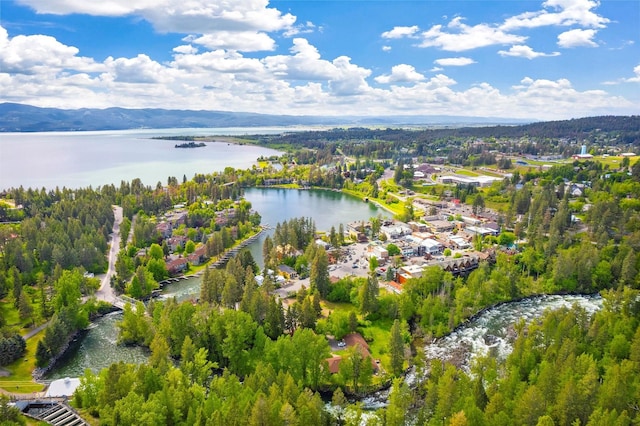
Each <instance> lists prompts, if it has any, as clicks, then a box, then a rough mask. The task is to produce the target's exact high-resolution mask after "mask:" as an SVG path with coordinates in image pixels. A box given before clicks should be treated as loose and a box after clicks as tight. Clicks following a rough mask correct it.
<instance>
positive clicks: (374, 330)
mask: <svg viewBox="0 0 640 426" xmlns="http://www.w3.org/2000/svg"><path fill="white" fill-rule="evenodd" d="M322 308H323V313H324V314H325V315H328V313H329V311H330V312H332V313H333V312H345V313H349V312H351V311H355V312H356V313H357V310H356V307H355V306H353V305H352V304H351V303H332V302H328V301H326V300H323V301H322ZM358 319H361V316H360V315H358ZM391 326H393V320H391V319H388V318H385V319H381V320H376V321H367V322H366V325H364V326H363V325H361V326H360V327H358V329H359V330H360V331H361V333H362V335H363V336H364V337H365V338H366V339H367V340H370V339H371V341H370V342H369V349H370V350H371V355H372V356H373V358H374V359H379V360H380V363H381V364H382V366H383V367H384V369H385V370H387V371H389V368H390V366H389V363H390V358H389V353H388V352H389V339H390V337H391Z"/></svg>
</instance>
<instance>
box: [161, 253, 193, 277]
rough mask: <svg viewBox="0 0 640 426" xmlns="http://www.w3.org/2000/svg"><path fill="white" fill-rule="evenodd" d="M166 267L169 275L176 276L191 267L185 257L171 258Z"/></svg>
mask: <svg viewBox="0 0 640 426" xmlns="http://www.w3.org/2000/svg"><path fill="white" fill-rule="evenodd" d="M166 266H167V271H169V275H176V274H179V273H181V272H183V271H184V270H186V269H187V267H188V266H189V265H188V263H187V259H185V258H184V257H170V258H169V260H167V263H166Z"/></svg>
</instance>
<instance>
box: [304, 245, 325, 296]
mask: <svg viewBox="0 0 640 426" xmlns="http://www.w3.org/2000/svg"><path fill="white" fill-rule="evenodd" d="M309 282H310V285H311V291H312V292H313V291H315V290H317V291H318V292H319V293H320V295H321V296H322V297H327V294H329V284H330V280H329V258H328V256H327V252H326V251H325V249H324V248H323V247H318V248H317V250H316V253H315V256H314V258H313V261H312V262H311V272H310V276H309Z"/></svg>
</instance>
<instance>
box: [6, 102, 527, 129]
mask: <svg viewBox="0 0 640 426" xmlns="http://www.w3.org/2000/svg"><path fill="white" fill-rule="evenodd" d="M523 122H524V121H523V120H513V119H505V118H490V117H456V116H392V117H345V116H334V117H328V116H294V115H269V114H254V113H240V112H225V111H190V110H167V109H126V108H107V109H94V108H82V109H75V110H73V109H58V108H39V107H34V106H30V105H22V104H15V103H2V104H0V132H47V131H86V130H125V129H139V128H152V129H163V128H164V129H166V128H207V127H259V126H296V125H298V126H314V125H315V126H320V125H322V126H339V125H379V126H380V125H381V126H398V125H414V126H443V125H447V126H458V127H459V126H460V125H467V126H474V125H482V126H488V125H495V124H521V123H523Z"/></svg>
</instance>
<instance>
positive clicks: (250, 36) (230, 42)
mask: <svg viewBox="0 0 640 426" xmlns="http://www.w3.org/2000/svg"><path fill="white" fill-rule="evenodd" d="M192 42H193V43H196V44H199V45H202V46H204V47H206V48H207V49H211V50H216V49H226V50H238V51H241V52H257V51H261V50H274V49H275V45H276V43H275V41H274V40H273V39H272V38H271V37H269V36H268V35H267V34H265V33H259V32H255V31H235V32H233V31H216V32H214V33H208V34H205V35H203V36H202V37H196V38H193V39H192Z"/></svg>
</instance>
